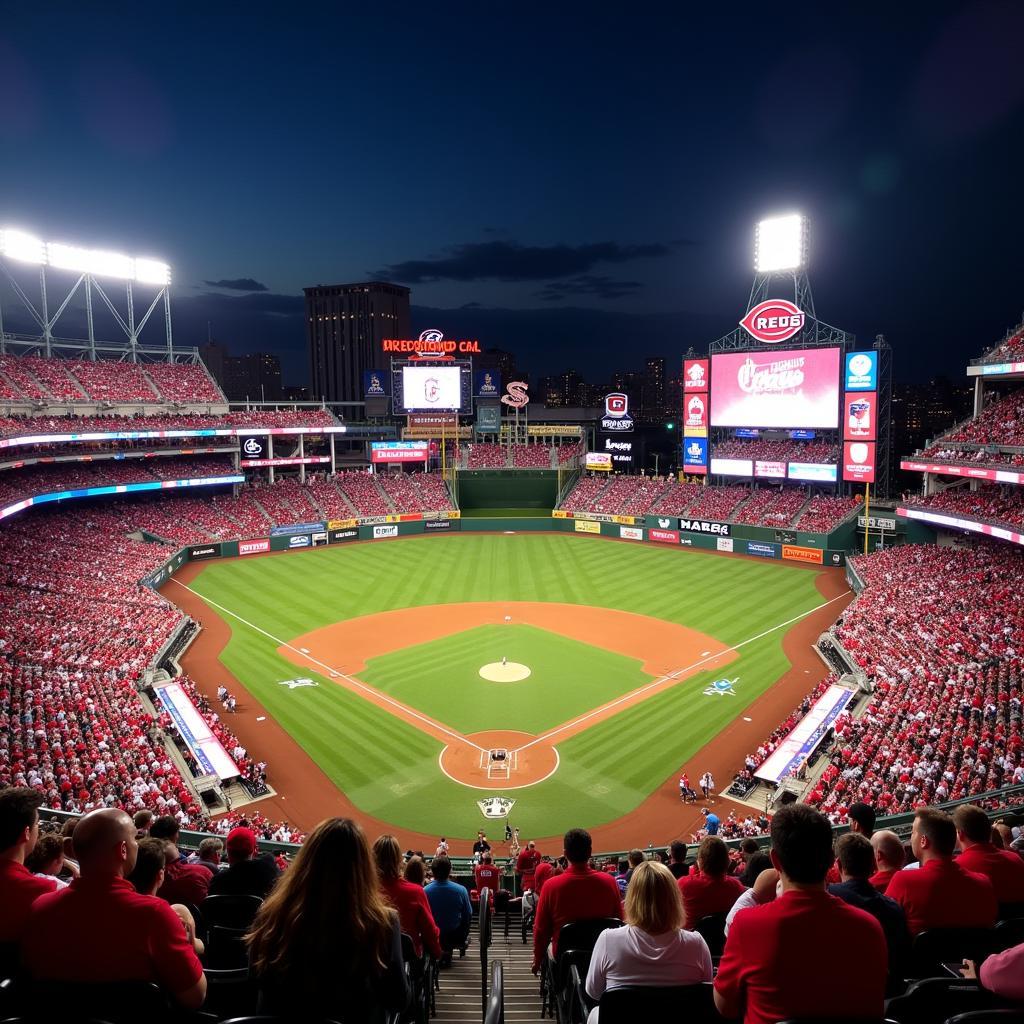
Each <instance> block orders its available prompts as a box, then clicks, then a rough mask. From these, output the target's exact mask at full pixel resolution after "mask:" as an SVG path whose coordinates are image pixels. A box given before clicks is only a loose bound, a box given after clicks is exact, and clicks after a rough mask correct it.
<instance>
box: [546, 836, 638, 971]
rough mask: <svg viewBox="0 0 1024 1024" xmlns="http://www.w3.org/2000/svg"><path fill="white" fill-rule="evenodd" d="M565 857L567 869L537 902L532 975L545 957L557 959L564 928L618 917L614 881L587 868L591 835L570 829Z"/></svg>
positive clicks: (553, 879) (619, 910)
mask: <svg viewBox="0 0 1024 1024" xmlns="http://www.w3.org/2000/svg"><path fill="white" fill-rule="evenodd" d="M563 842H564V848H565V856H566V859H567V860H568V861H569V867H568V869H567V870H565V871H564V872H562V874H560V875H555V876H553V877H551V878H549V879H548V880H547V881H546V882H545V883H544V889H543V891H542V892H541V894H540V899H539V900H538V901H537V914H536V918H535V920H534V924H533V973H534V974H536V973H537V972H538V971H539V970H540V968H541V964H542V963H543V962H544V956H545V954H547V955H549V956H551V957H552V958H553V957H557V956H558V933H559V931H560V930H561V928H562V925H563V924H567V923H568V922H569V921H580V920H586V919H589V918H594V917H621V916H622V900H621V899H620V898H619V887H618V885H616V884H615V879H614V878H612V877H611V875H608V874H605V872H603V871H594V870H593V869H592V868H591V867H590V864H589V862H590V855H591V853H592V852H593V842H592V840H591V838H590V833H589V832H587V831H585V830H584V829H582V828H573V829H570V830H569V831H568V832H566V833H565V839H564V841H563Z"/></svg>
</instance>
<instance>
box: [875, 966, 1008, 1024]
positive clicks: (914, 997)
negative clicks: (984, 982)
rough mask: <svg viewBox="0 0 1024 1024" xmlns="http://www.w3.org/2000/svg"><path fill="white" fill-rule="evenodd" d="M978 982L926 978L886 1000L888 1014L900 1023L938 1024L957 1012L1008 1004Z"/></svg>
mask: <svg viewBox="0 0 1024 1024" xmlns="http://www.w3.org/2000/svg"><path fill="white" fill-rule="evenodd" d="M1005 1005H1006V1004H1005V1003H1004V1002H1003V1000H1001V999H998V998H996V997H995V996H994V995H992V993H991V992H986V991H985V989H983V988H982V987H981V986H980V985H979V984H978V983H977V982H976V981H969V980H967V979H964V978H950V977H945V978H923V979H922V980H921V981H915V982H913V983H912V984H911V985H910V987H909V988H908V989H907V991H906V993H904V994H903V995H901V996H894V997H893V998H892V999H890V1000H889V1001H888V1002H887V1003H886V1007H885V1014H886V1016H887V1017H890V1018H892V1019H893V1020H896V1021H898V1022H899V1024H934V1022H935V1021H939V1020H943V1019H944V1018H945V1017H948V1016H950V1015H952V1014H956V1013H968V1012H970V1011H973V1010H988V1009H992V1008H995V1007H1001V1006H1005Z"/></svg>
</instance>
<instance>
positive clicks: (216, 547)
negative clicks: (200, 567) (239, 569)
mask: <svg viewBox="0 0 1024 1024" xmlns="http://www.w3.org/2000/svg"><path fill="white" fill-rule="evenodd" d="M204 558H220V544H204V545H203V546H202V547H194V548H189V549H188V560H189V561H190V562H201V561H202V560H203V559H204Z"/></svg>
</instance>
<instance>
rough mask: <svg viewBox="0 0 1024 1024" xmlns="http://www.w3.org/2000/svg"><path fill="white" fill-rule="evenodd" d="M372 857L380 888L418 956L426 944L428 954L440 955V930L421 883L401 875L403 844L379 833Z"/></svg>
mask: <svg viewBox="0 0 1024 1024" xmlns="http://www.w3.org/2000/svg"><path fill="white" fill-rule="evenodd" d="M373 859H374V861H375V862H376V864H377V875H378V877H379V878H380V888H381V892H382V893H383V894H384V897H385V899H387V901H388V902H389V903H390V904H391V906H393V907H394V908H395V910H397V911H398V919H399V921H400V922H401V924H402V931H403V932H405V933H406V935H408V936H409V938H411V939H412V944H413V948H414V949H415V951H416V955H417V956H422V955H423V949H424V947H426V948H427V949H428V950H429V951H430V954H431V955H432V956H434V957H437V959H439V960H440V959H441V956H442V950H441V933H440V931H439V930H438V927H437V924H436V923H435V921H434V915H433V913H432V911H431V909H430V903H429V902H428V901H427V894H426V893H425V892H424V890H423V887H422V886H420V885H414V884H413V883H412V882H407V881H406V880H405V879H404V878H402V847H401V846H400V845H399V844H398V840H397V839H396V838H395V837H394V836H380V837H379V838H378V839H377V841H376V842H375V843H374V844H373Z"/></svg>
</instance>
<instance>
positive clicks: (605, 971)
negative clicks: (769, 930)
mask: <svg viewBox="0 0 1024 1024" xmlns="http://www.w3.org/2000/svg"><path fill="white" fill-rule="evenodd" d="M703 981H711V953H710V952H709V950H708V946H707V943H706V942H705V941H704V939H703V938H702V937H701V936H700V935H698V934H697V933H696V932H688V931H685V930H684V929H683V901H682V897H681V896H680V893H679V886H678V885H677V884H676V880H675V877H674V876H673V875H672V872H671V871H669V869H668V868H667V867H665V865H664V864H662V863H660V862H659V861H654V860H645V861H644V862H643V863H642V864H639V865H638V866H637V867H635V868H634V869H633V877H632V878H630V880H629V888H628V889H626V927H625V928H610V929H608V930H607V931H603V932H601V934H600V935H599V936H598V939H597V945H596V946H595V947H594V955H593V957H592V958H591V960H590V970H589V972H588V973H587V984H586V989H587V993H588V994H589V995H590V997H591V998H592V999H600V998H601V996H602V995H603V994H604V993H605V992H606V991H608V990H609V989H615V988H622V987H624V986H626V985H659V986H667V985H697V984H699V983H700V982H703ZM588 1024H597V1008H596V1007H595V1009H593V1010H592V1011H591V1013H590V1017H589V1020H588Z"/></svg>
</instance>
